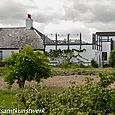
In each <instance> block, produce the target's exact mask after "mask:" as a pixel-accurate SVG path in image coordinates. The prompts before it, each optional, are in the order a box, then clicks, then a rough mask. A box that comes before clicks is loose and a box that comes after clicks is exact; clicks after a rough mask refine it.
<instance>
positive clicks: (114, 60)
mask: <svg viewBox="0 0 115 115" xmlns="http://www.w3.org/2000/svg"><path fill="white" fill-rule="evenodd" d="M109 65H110V66H111V67H115V49H113V50H112V51H111V53H110V56H109Z"/></svg>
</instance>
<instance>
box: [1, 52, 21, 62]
mask: <svg viewBox="0 0 115 115" xmlns="http://www.w3.org/2000/svg"><path fill="white" fill-rule="evenodd" d="M12 52H19V50H2V58H3V60H4V59H6V58H8V57H10V56H11V54H12Z"/></svg>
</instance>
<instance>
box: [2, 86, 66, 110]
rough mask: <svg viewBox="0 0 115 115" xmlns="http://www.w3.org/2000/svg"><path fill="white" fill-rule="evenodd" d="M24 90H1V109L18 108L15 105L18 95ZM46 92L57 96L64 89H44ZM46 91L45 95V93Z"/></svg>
mask: <svg viewBox="0 0 115 115" xmlns="http://www.w3.org/2000/svg"><path fill="white" fill-rule="evenodd" d="M21 90H22V89H17V90H10V89H5V90H0V108H5V109H8V108H12V109H13V108H16V107H15V103H16V94H18V92H20V91H21ZM44 90H45V92H46V93H50V94H54V93H55V94H57V93H60V92H62V91H63V90H64V88H58V87H44ZM44 90H42V91H43V93H44Z"/></svg>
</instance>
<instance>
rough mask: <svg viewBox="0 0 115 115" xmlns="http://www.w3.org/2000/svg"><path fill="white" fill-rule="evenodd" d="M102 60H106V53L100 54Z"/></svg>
mask: <svg viewBox="0 0 115 115" xmlns="http://www.w3.org/2000/svg"><path fill="white" fill-rule="evenodd" d="M102 60H107V52H102Z"/></svg>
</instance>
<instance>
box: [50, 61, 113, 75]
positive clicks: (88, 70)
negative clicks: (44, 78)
mask: <svg viewBox="0 0 115 115" xmlns="http://www.w3.org/2000/svg"><path fill="white" fill-rule="evenodd" d="M60 66H61V65H60ZM63 66H64V67H63ZM63 66H61V68H58V67H54V68H52V75H53V76H70V75H98V74H99V73H107V74H111V73H112V72H113V71H114V69H113V68H92V67H85V68H81V66H78V65H71V64H66V63H65V65H63ZM79 67H80V68H79Z"/></svg>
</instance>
